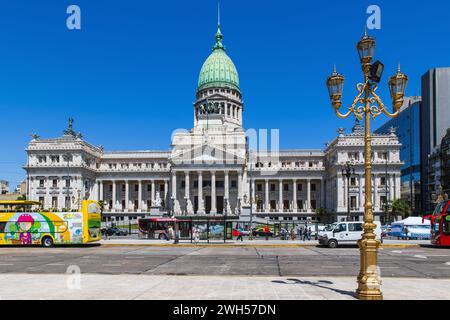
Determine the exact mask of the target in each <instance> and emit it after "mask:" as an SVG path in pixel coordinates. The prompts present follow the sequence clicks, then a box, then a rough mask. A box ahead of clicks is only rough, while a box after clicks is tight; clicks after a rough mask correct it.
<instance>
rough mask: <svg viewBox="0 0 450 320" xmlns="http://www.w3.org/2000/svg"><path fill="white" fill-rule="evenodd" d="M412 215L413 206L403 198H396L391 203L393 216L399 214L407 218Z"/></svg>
mask: <svg viewBox="0 0 450 320" xmlns="http://www.w3.org/2000/svg"><path fill="white" fill-rule="evenodd" d="M410 215H411V207H410V206H409V203H408V202H406V201H405V200H403V199H396V200H394V201H392V205H391V217H393V218H394V219H395V218H396V217H398V216H400V217H402V219H405V218H407V217H409V216H410Z"/></svg>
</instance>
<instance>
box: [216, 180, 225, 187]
mask: <svg viewBox="0 0 450 320" xmlns="http://www.w3.org/2000/svg"><path fill="white" fill-rule="evenodd" d="M224 185H225V182H224V181H216V188H220V189H222V188H223V187H224Z"/></svg>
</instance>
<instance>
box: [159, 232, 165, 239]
mask: <svg viewBox="0 0 450 320" xmlns="http://www.w3.org/2000/svg"><path fill="white" fill-rule="evenodd" d="M166 238H167V237H166V235H165V234H164V233H160V234H159V240H166Z"/></svg>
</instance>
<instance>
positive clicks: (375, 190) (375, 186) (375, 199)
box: [373, 174, 379, 211]
mask: <svg viewBox="0 0 450 320" xmlns="http://www.w3.org/2000/svg"><path fill="white" fill-rule="evenodd" d="M378 207H379V205H378V184H377V175H376V174H374V175H373V211H375V210H378Z"/></svg>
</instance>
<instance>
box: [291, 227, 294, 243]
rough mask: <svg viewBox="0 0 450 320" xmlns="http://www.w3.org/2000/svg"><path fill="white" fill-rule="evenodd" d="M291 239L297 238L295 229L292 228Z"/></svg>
mask: <svg viewBox="0 0 450 320" xmlns="http://www.w3.org/2000/svg"><path fill="white" fill-rule="evenodd" d="M291 239H292V240H293V241H294V240H295V230H294V229H291Z"/></svg>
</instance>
